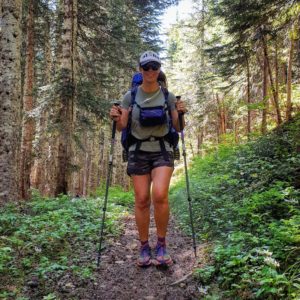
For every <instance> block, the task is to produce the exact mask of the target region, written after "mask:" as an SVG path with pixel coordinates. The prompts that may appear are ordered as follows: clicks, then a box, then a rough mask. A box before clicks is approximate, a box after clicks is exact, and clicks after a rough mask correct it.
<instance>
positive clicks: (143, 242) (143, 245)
mask: <svg viewBox="0 0 300 300" xmlns="http://www.w3.org/2000/svg"><path fill="white" fill-rule="evenodd" d="M147 244H148V245H149V242H148V240H147V241H141V246H142V247H145V246H146V245H147Z"/></svg>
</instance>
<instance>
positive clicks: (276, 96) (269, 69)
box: [261, 32, 282, 125]
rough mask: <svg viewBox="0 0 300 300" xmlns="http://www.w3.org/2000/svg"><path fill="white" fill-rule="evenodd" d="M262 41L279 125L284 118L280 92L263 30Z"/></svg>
mask: <svg viewBox="0 0 300 300" xmlns="http://www.w3.org/2000/svg"><path fill="white" fill-rule="evenodd" d="M261 41H262V45H263V50H264V55H265V58H266V60H267V67H268V73H269V78H270V85H271V90H272V95H273V102H274V107H275V110H276V116H277V119H276V120H277V125H280V124H281V123H282V118H281V113H280V108H279V101H278V93H277V91H276V87H275V84H274V79H273V75H272V69H271V64H270V59H269V54H268V47H267V44H266V40H265V37H264V35H263V33H262V32H261Z"/></svg>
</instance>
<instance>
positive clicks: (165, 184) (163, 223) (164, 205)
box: [151, 166, 173, 238]
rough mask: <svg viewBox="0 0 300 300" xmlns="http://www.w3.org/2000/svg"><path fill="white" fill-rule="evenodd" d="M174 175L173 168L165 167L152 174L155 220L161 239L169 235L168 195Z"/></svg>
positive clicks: (158, 168) (155, 169)
mask: <svg viewBox="0 0 300 300" xmlns="http://www.w3.org/2000/svg"><path fill="white" fill-rule="evenodd" d="M172 173H173V168H171V167H165V166H163V167H157V168H154V169H153V170H152V172H151V178H152V201H153V206H154V219H155V224H156V230H157V236H158V237H159V238H164V237H165V236H166V233H167V227H168V222H169V199H168V193H169V185H170V180H171V176H172Z"/></svg>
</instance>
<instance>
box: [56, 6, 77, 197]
mask: <svg viewBox="0 0 300 300" xmlns="http://www.w3.org/2000/svg"><path fill="white" fill-rule="evenodd" d="M74 4H75V5H76V2H75V1H73V0H64V21H63V35H62V62H61V74H60V76H61V82H62V92H61V108H60V112H59V120H60V123H61V132H60V138H59V147H58V173H57V186H56V194H60V193H64V194H66V193H67V192H68V176H69V175H70V165H71V156H72V152H71V150H72V146H71V143H72V133H73V127H74V95H75V91H74V87H75V86H74V48H75V45H76V44H75V39H74V21H75V18H74V10H76V9H75V8H74Z"/></svg>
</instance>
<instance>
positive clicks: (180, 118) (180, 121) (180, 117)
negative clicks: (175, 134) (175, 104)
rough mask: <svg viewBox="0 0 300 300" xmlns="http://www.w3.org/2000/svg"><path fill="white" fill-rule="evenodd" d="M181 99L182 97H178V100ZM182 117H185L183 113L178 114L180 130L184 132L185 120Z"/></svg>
mask: <svg viewBox="0 0 300 300" xmlns="http://www.w3.org/2000/svg"><path fill="white" fill-rule="evenodd" d="M180 99H181V96H176V100H177V101H179V100H180ZM182 116H183V113H182V112H179V113H178V118H179V128H180V131H182V130H183V119H182Z"/></svg>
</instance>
